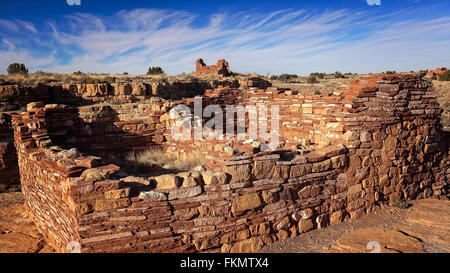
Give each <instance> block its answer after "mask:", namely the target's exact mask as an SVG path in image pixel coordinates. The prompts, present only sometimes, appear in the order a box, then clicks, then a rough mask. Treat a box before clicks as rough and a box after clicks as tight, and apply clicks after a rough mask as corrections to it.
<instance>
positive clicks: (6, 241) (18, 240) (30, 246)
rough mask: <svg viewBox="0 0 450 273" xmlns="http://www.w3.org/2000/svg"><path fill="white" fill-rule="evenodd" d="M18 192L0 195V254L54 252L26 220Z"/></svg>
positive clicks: (29, 221)
mask: <svg viewBox="0 0 450 273" xmlns="http://www.w3.org/2000/svg"><path fill="white" fill-rule="evenodd" d="M23 202H24V199H23V196H22V193H20V192H14V193H2V194H0V253H36V252H41V253H42V252H54V251H53V249H52V248H51V247H50V246H48V245H47V244H46V243H45V241H44V238H43V237H42V235H41V234H40V233H39V231H38V230H37V228H36V226H35V225H34V223H33V222H32V221H31V220H30V219H29V218H28V215H27V213H26V212H25V208H24V206H23Z"/></svg>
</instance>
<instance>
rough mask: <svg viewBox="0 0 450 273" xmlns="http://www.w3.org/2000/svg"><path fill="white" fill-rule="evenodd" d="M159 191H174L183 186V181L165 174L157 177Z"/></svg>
mask: <svg viewBox="0 0 450 273" xmlns="http://www.w3.org/2000/svg"><path fill="white" fill-rule="evenodd" d="M155 180H156V188H157V189H158V190H168V189H174V188H178V187H180V186H181V181H180V180H179V179H178V177H177V176H175V175H173V174H165V175H161V176H157V177H155Z"/></svg>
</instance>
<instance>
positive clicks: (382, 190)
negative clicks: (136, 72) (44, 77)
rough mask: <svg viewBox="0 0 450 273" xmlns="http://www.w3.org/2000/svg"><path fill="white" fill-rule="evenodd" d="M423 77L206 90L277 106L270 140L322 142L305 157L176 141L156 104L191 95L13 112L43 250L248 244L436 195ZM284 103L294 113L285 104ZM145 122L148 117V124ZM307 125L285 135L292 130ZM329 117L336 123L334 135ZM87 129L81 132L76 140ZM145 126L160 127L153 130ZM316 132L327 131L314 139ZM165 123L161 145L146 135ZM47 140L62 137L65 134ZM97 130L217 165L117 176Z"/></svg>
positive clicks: (442, 162)
mask: <svg viewBox="0 0 450 273" xmlns="http://www.w3.org/2000/svg"><path fill="white" fill-rule="evenodd" d="M422 76H423V75H413V74H411V75H393V76H389V77H387V76H378V77H373V78H366V79H364V80H361V81H357V82H352V84H351V86H350V88H348V89H347V90H341V92H342V93H341V94H334V95H328V96H325V95H322V96H318V97H314V96H313V95H299V94H292V93H287V92H285V91H279V90H276V89H274V88H269V89H266V90H264V91H263V90H260V91H255V90H250V91H249V90H244V91H239V90H236V89H233V88H219V89H216V90H210V91H207V92H206V94H205V96H204V102H206V104H205V105H207V104H210V103H214V104H219V105H227V104H230V103H232V104H236V103H242V104H244V105H250V104H258V103H265V104H267V105H270V104H272V103H273V104H275V103H280V104H281V103H284V102H285V104H282V105H284V107H283V110H282V111H280V112H281V116H282V118H281V120H280V122H288V123H286V124H285V127H282V129H281V130H280V133H281V136H282V137H283V138H284V139H286V140H288V141H291V142H295V141H298V139H295V138H293V136H294V135H295V134H298V135H299V136H300V137H301V138H305V139H310V140H311V142H313V143H314V142H316V143H317V144H319V142H322V145H317V146H316V147H317V148H316V149H315V150H312V151H310V152H309V153H306V154H298V153H297V152H296V151H295V150H289V149H279V150H276V151H266V152H255V151H251V150H248V151H247V152H245V153H243V154H238V155H235V154H226V153H225V154H224V153H223V150H221V149H216V148H215V147H217V145H219V144H222V143H221V142H220V141H214V140H210V141H194V142H192V141H191V142H189V141H183V142H178V143H177V142H176V141H175V140H173V139H170V137H168V134H169V129H170V125H171V124H173V122H174V120H172V119H171V118H170V116H169V115H168V110H169V109H170V108H171V107H173V106H174V105H176V104H179V103H183V104H187V105H190V106H192V103H193V99H185V100H181V101H176V102H174V101H173V102H161V103H157V102H155V103H154V104H152V105H150V106H148V105H147V106H145V105H140V104H136V105H134V104H133V106H131V105H122V106H117V107H116V106H114V107H112V106H111V107H112V108H108V111H106V112H104V111H105V109H103V110H102V109H100V108H99V109H97V110H94V109H89V110H87V111H86V112H84V110H83V109H79V108H70V107H69V108H67V107H63V106H57V105H50V106H46V107H44V108H35V109H30V111H28V112H27V113H23V114H17V115H14V116H13V126H14V137H15V145H16V149H17V151H18V157H19V166H20V175H21V183H22V185H23V188H24V195H25V199H26V204H27V208H28V211H29V213H30V215H31V218H32V219H33V220H34V221H35V222H36V224H37V226H38V227H39V229H40V230H41V231H42V232H43V234H44V236H46V237H47V239H48V240H49V242H50V243H51V244H52V246H54V247H55V248H56V249H57V250H59V251H63V252H67V251H70V247H71V246H73V245H74V244H75V245H79V246H80V249H81V251H83V252H109V251H111V252H196V251H201V252H218V251H222V252H254V251H258V250H260V249H261V247H263V246H264V245H267V244H270V243H272V242H273V241H275V240H284V239H286V238H288V237H290V236H295V235H297V234H299V233H303V232H307V231H309V230H312V229H315V228H319V229H320V228H323V227H326V226H327V225H329V224H334V223H339V222H342V221H345V220H347V219H354V218H358V217H360V216H362V215H363V214H366V213H371V212H373V211H374V210H376V208H377V207H378V206H380V205H383V204H391V205H392V204H394V203H395V202H398V201H401V200H412V199H416V198H426V197H432V198H440V199H448V198H449V189H448V178H449V168H448V166H449V165H448V163H449V156H448V155H449V146H448V142H449V139H448V135H447V134H445V133H444V132H442V131H441V128H440V126H441V125H440V123H439V118H440V112H441V110H440V109H439V107H438V105H437V103H436V101H435V97H434V93H433V90H432V87H431V83H430V81H429V80H427V79H425V78H423V77H422ZM293 100H296V102H298V105H296V106H295V107H298V109H290V108H289V104H288V101H290V102H291V104H293V103H292V101H293ZM309 100H311V101H309ZM300 101H301V102H302V103H300ZM309 102H312V103H309ZM111 109H113V110H114V111H113V112H111ZM89 113H91V114H89ZM321 114H322V115H323V116H322V117H321ZM147 118H148V119H152V122H147V123H146V120H147ZM69 120H71V122H69ZM322 120H324V121H325V122H322V123H321V121H322ZM310 121H311V122H310ZM77 122H78V123H77ZM295 122H298V123H295ZM72 123H73V124H72ZM311 123H312V125H311V126H310V127H306V128H299V129H297V130H298V131H294V133H292V132H291V130H290V126H292V127H294V124H299V125H301V124H304V125H305V126H306V124H311ZM327 123H337V124H338V125H339V126H338V127H339V130H336V128H337V127H334V126H333V127H332V128H330V127H327ZM75 124H79V125H75ZM111 124H113V127H112V128H116V127H118V128H120V130H119V131H118V135H113V138H112V139H116V137H118V139H117V140H115V141H116V142H114V141H112V142H109V141H108V140H106V139H107V138H101V137H102V136H107V135H108V132H110V131H112V132H113V131H114V130H110V129H106V128H108V126H111ZM86 125H90V126H91V127H90V129H91V130H92V134H90V135H89V136H88V137H86V140H83V137H85V136H84V135H83V134H84V133H83V132H82V131H83V130H85V131H87V132H89V130H87V129H86V128H85V126H86ZM288 125H289V126H288ZM64 126H66V127H64ZM120 126H122V127H120ZM127 126H129V127H127ZM146 126H150V127H146ZM152 126H153V127H152ZM69 127H70V128H75V129H70V128H69ZM299 127H301V126H299ZM153 128H160V129H159V130H161V131H159V133H158V134H155V133H154V132H155V131H152V130H154V129H153ZM327 128H328V129H329V130H328V131H329V132H328V131H325V132H322V134H324V135H325V136H322V137H321V138H317V137H316V134H321V131H322V130H327ZM288 129H289V130H288ZM65 130H75V131H70V132H69V131H65ZM97 130H98V132H97ZM157 130H158V129H157ZM163 131H164V133H163V135H165V136H166V139H165V140H155V139H154V137H155V136H159V135H160V133H161V132H163ZM119 132H120V133H119ZM124 132H129V133H133V135H134V136H133V139H132V141H130V142H127V141H128V140H127V137H126V136H127V135H126V133H124ZM146 134H149V135H146ZM58 135H59V136H64V135H70V136H72V135H73V136H75V138H76V139H77V141H75V142H73V143H70V141H69V138H64V137H62V138H58ZM149 136H151V137H149ZM134 137H136V138H134ZM96 138H101V139H100V140H99V143H100V142H102V141H103V142H104V141H107V143H108V145H106V146H105V147H103V148H102V149H99V150H98V151H101V150H103V151H106V150H107V149H108V148H110V149H112V150H114V149H116V148H115V147H120V148H119V150H120V149H124V148H126V146H127V145H128V144H132V143H140V144H137V146H142V147H146V146H147V145H152V144H156V143H158V144H159V145H162V146H164V145H165V146H166V147H168V146H169V147H178V149H184V148H186V149H188V148H189V149H197V150H199V148H200V147H203V148H205V150H206V149H212V150H214V151H215V152H216V154H217V155H218V156H220V158H219V159H220V160H217V162H216V163H217V164H216V165H215V168H210V169H207V170H200V171H187V172H181V173H175V174H166V175H161V176H154V177H135V176H128V175H126V174H124V173H123V172H121V170H120V168H119V167H118V166H115V165H112V164H108V162H106V161H105V160H104V159H102V158H101V157H95V156H89V155H88V154H89V151H95V149H93V147H92V146H89V145H94V144H95V143H93V141H94V140H95V139H96ZM139 139H141V140H142V139H143V140H144V141H143V142H141V141H140V140H139ZM198 143H201V144H198ZM56 144H58V145H59V146H56ZM122 144H123V146H122ZM234 144H236V143H234ZM71 145H72V147H83V148H82V149H80V150H82V151H83V152H85V153H86V154H80V153H79V152H78V151H76V150H74V149H67V148H70V146H71ZM177 145H178V146H177ZM227 145H230V144H227ZM236 145H237V144H236ZM60 146H64V148H61V147H60ZM66 146H69V147H67V148H66ZM108 146H109V147H108ZM244 146H245V145H242V146H241V148H243V147H244ZM206 147H209V148H206ZM207 153H210V152H209V151H207ZM95 154H99V152H95ZM210 154H213V153H210Z"/></svg>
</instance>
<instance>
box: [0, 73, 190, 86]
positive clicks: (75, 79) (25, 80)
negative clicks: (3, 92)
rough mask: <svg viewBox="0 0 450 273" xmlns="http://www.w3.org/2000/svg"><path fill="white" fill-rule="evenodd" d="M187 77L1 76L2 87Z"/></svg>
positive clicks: (53, 74) (51, 74)
mask: <svg viewBox="0 0 450 273" xmlns="http://www.w3.org/2000/svg"><path fill="white" fill-rule="evenodd" d="M184 78H186V75H180V76H177V77H173V76H168V75H166V74H161V75H123V74H84V73H83V74H74V73H72V74H63V73H34V74H29V75H22V74H14V75H5V74H1V75H0V85H6V84H23V85H27V84H32V85H35V84H39V83H42V84H51V83H60V84H61V83H62V84H76V83H124V82H137V81H156V82H163V81H170V80H183V79H184Z"/></svg>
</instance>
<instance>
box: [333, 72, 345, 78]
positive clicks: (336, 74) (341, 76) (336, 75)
mask: <svg viewBox="0 0 450 273" xmlns="http://www.w3.org/2000/svg"><path fill="white" fill-rule="evenodd" d="M334 77H335V78H336V79H341V78H344V74H342V73H341V72H339V71H336V72H334Z"/></svg>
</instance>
